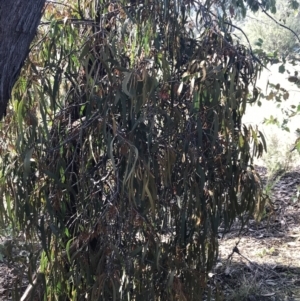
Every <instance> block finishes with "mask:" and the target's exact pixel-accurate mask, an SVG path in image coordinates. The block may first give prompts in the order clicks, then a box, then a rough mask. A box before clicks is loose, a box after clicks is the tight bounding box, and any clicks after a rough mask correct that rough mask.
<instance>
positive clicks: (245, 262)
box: [211, 168, 300, 301]
mask: <svg viewBox="0 0 300 301" xmlns="http://www.w3.org/2000/svg"><path fill="white" fill-rule="evenodd" d="M260 169H261V174H264V173H266V170H265V169H264V168H260ZM298 189H300V169H298V170H297V169H295V170H294V171H291V172H288V173H286V174H285V175H284V176H282V178H280V179H279V180H278V181H277V182H275V185H274V187H272V189H271V192H270V196H271V201H272V204H273V208H270V210H269V211H268V210H267V211H266V213H265V217H264V218H263V220H262V221H261V222H260V223H256V222H255V221H254V220H251V221H250V223H249V225H248V226H247V227H246V228H245V230H244V231H243V232H242V235H240V236H239V229H240V228H239V225H238V223H236V225H234V226H233V228H232V229H231V231H230V232H229V233H227V234H226V235H225V237H224V238H223V239H220V261H219V262H218V264H217V266H216V268H215V270H214V273H212V275H211V276H212V282H213V283H214V284H215V285H216V284H217V285H218V286H219V287H220V288H221V290H222V291H223V292H224V299H225V300H228V301H229V300H232V301H233V300H236V301H240V300H241V301H242V300H245V301H256V300H257V301H258V300H270V301H271V300H272V301H277V300H278V301H281V300H289V301H299V300H300V198H299V195H298Z"/></svg>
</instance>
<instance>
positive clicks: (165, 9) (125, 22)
mask: <svg viewBox="0 0 300 301" xmlns="http://www.w3.org/2000/svg"><path fill="white" fill-rule="evenodd" d="M247 3H248V4H247V6H246V5H245V2H244V1H232V2H230V1H194V0H186V1H180V0H173V1H160V0H152V1H150V0H149V1H134V0H131V1H126V0H124V1H114V2H111V1H96V0H94V1H87V0H86V1H84V0H82V1H60V2H48V4H47V6H46V9H45V13H44V17H43V19H42V22H41V25H40V28H39V32H38V34H37V36H36V38H35V40H34V42H33V44H32V47H31V51H30V53H29V55H28V58H27V60H26V62H25V66H24V68H23V69H22V72H21V74H20V77H19V80H18V81H17V83H16V85H15V87H14V90H13V93H12V97H11V98H12V99H11V102H10V106H9V108H8V112H7V116H6V119H5V120H4V123H3V124H2V125H1V127H2V137H1V139H2V142H3V143H2V148H1V154H2V160H1V182H0V183H1V195H2V197H1V200H2V202H1V213H2V214H1V221H2V222H3V223H11V225H12V226H13V228H14V229H23V231H24V232H25V234H26V237H27V239H28V240H30V239H32V240H36V239H38V240H39V242H40V247H41V252H39V253H38V256H37V253H36V251H35V250H32V254H31V256H30V260H29V262H28V270H29V271H37V272H36V276H35V280H34V279H33V277H32V275H31V274H30V273H29V277H30V278H31V279H30V283H31V285H30V287H29V288H28V290H27V291H26V294H25V295H24V296H23V297H22V300H27V299H29V298H30V297H32V296H33V295H34V292H38V293H39V294H40V295H42V296H44V298H46V299H47V300H93V301H94V300H141V299H144V300H145V299H146V300H201V299H202V298H204V297H205V296H209V295H211V294H212V293H214V294H216V295H218V291H217V290H216V291H214V288H213V286H212V284H211V283H210V285H208V282H207V280H208V272H209V271H210V270H211V269H212V267H213V265H214V263H215V261H216V258H217V255H218V239H217V238H218V233H219V226H220V225H221V224H222V225H223V228H225V229H229V227H230V226H231V224H232V223H233V221H234V220H235V219H236V218H239V219H240V220H241V221H242V225H244V224H245V223H246V222H247V219H248V218H249V216H250V215H251V214H255V215H256V216H257V218H259V216H260V212H261V209H262V207H263V206H264V202H265V201H266V198H265V196H264V195H263V194H262V190H261V186H260V181H259V177H258V175H257V174H256V172H255V170H254V167H253V165H252V160H253V157H254V156H260V155H261V154H262V153H263V151H264V150H265V149H266V145H265V141H264V138H263V136H262V134H261V133H260V132H259V131H258V130H257V129H255V128H252V127H251V126H250V127H246V126H245V125H243V123H242V117H243V114H244V113H245V110H246V108H247V104H248V103H249V102H254V101H255V100H256V97H257V93H256V90H255V83H256V79H257V73H258V72H259V71H260V68H261V64H259V63H258V60H257V58H255V57H254V55H253V52H252V50H251V48H249V47H248V46H249V45H246V46H244V45H242V44H238V43H234V41H233V38H232V34H231V27H232V26H234V25H233V24H232V20H231V18H233V16H234V15H239V16H244V15H245V14H246V12H247V9H251V10H254V9H256V1H248V2H247ZM260 5H261V7H262V8H263V9H270V8H271V7H272V5H273V1H264V4H260ZM192 13H195V18H193V17H192V15H191V14H192ZM195 27H196V30H195ZM251 143H253V144H254V147H253V150H252V149H251V148H250V144H251ZM37 263H38V267H37Z"/></svg>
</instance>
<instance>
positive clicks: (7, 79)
mask: <svg viewBox="0 0 300 301" xmlns="http://www.w3.org/2000/svg"><path fill="white" fill-rule="evenodd" d="M45 2H46V1H45V0H26V1H24V0H0V41H1V42H0V120H1V119H2V118H3V117H4V116H5V115H6V108H7V104H8V101H9V98H10V97H11V91H12V88H13V86H14V84H15V82H16V80H17V79H18V76H19V74H20V71H21V68H22V65H23V63H24V61H25V59H26V57H27V55H28V53H29V46H30V43H31V42H32V40H33V38H34V36H35V33H36V30H37V27H38V25H39V22H40V20H41V17H42V10H43V7H44V5H45Z"/></svg>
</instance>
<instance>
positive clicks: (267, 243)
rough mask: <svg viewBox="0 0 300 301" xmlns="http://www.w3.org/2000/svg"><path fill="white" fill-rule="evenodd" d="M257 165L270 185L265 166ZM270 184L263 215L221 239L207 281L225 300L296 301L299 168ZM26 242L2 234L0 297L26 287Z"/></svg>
mask: <svg viewBox="0 0 300 301" xmlns="http://www.w3.org/2000/svg"><path fill="white" fill-rule="evenodd" d="M257 170H258V172H259V174H260V175H261V177H262V179H263V182H264V185H265V189H267V190H268V185H269V183H268V179H267V176H266V173H267V170H266V168H264V167H257ZM271 183H273V185H272V187H271V188H270V192H269V194H270V200H271V204H270V205H269V206H267V208H266V212H265V214H264V216H263V219H262V220H261V221H260V222H259V223H258V222H256V221H255V220H250V222H249V224H248V225H247V227H245V228H244V230H243V231H242V234H240V235H239V232H240V227H239V226H240V225H239V222H238V221H237V222H236V223H235V224H234V225H233V227H232V228H231V230H230V232H229V233H226V234H225V235H224V237H222V238H220V241H219V242H220V248H219V252H220V255H219V259H218V262H217V264H216V267H215V268H214V270H213V271H212V273H210V275H209V276H210V281H209V282H210V285H211V287H212V288H213V289H215V288H218V290H219V291H222V294H223V300H227V301H243V300H245V301H260V300H270V301H277V300H278V301H282V300H289V301H300V196H299V190H300V168H299V169H295V170H293V171H291V172H288V173H286V174H284V175H283V176H282V177H281V178H279V179H277V180H276V179H275V180H274V179H273V181H272V182H271ZM221 230H222V229H221ZM29 247H32V246H28V245H26V244H25V240H24V239H23V236H22V235H20V236H19V237H17V238H16V239H12V238H11V237H9V236H6V237H5V238H4V237H2V238H1V237H0V301H8V300H20V296H16V295H15V296H14V295H12V293H13V292H14V291H16V290H15V288H16V287H18V288H19V292H20V294H21V292H23V291H24V290H25V289H26V287H27V285H28V280H27V279H28V278H29V277H28V275H31V274H30V271H28V268H27V267H28V266H30V265H29V264H28V262H29V261H30V258H29V256H28V255H29V254H30V253H29V252H28V250H29V249H28V248H29ZM32 261H34V260H32Z"/></svg>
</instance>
